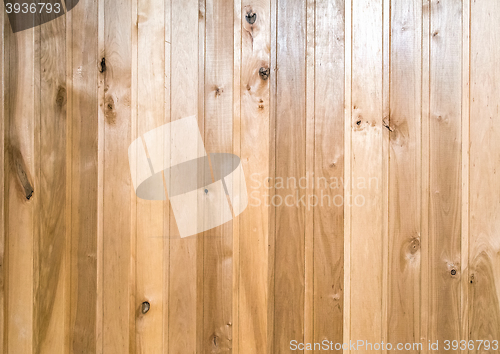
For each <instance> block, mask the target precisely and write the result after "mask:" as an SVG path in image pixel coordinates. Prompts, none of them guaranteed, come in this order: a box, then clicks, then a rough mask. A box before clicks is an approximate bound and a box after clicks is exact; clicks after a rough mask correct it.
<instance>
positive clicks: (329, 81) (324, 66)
mask: <svg viewBox="0 0 500 354" xmlns="http://www.w3.org/2000/svg"><path fill="white" fill-rule="evenodd" d="M344 6H345V4H344V2H343V1H326V2H317V3H316V8H315V17H316V18H315V28H314V32H313V33H314V39H315V46H314V48H315V58H314V66H313V67H314V74H315V76H314V82H315V85H314V86H313V88H312V91H313V94H314V103H315V104H314V131H313V134H314V147H313V156H314V157H313V161H314V171H313V172H314V175H313V176H314V181H315V182H316V183H314V190H313V194H312V195H313V196H314V197H312V198H311V201H312V204H313V205H314V204H316V206H314V207H313V208H312V209H313V213H314V216H313V229H314V231H313V234H314V238H313V262H314V267H312V268H313V269H312V270H313V274H314V276H313V279H314V298H313V304H314V305H313V309H314V310H313V311H314V312H313V313H314V315H313V317H314V321H313V324H314V325H313V331H314V336H313V338H314V342H321V341H322V340H323V339H325V338H327V339H328V340H329V341H331V342H334V343H337V342H339V343H340V342H342V340H343V326H342V321H343V313H344V307H343V300H344V293H343V287H344V284H343V283H344V272H343V269H344V245H343V241H344V205H343V203H342V200H344V201H345V198H346V196H345V195H344V188H343V185H342V184H341V182H340V181H343V177H344V50H345V45H344V43H345V39H344V31H345V28H344V27H345V17H344V16H345V11H344ZM308 50H309V49H308ZM308 102H309V100H308ZM336 182H339V183H338V184H336ZM332 183H333V184H332Z"/></svg>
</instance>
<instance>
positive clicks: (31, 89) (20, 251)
mask: <svg viewBox="0 0 500 354" xmlns="http://www.w3.org/2000/svg"><path fill="white" fill-rule="evenodd" d="M9 31H10V29H9ZM35 31H36V30H35V29H28V30H25V31H22V32H19V33H18V34H16V35H14V34H13V33H12V32H10V33H9V34H8V35H6V37H7V38H8V40H6V42H4V43H5V49H6V56H7V55H8V56H9V73H8V85H9V86H8V87H9V90H8V91H9V97H8V102H6V103H7V105H8V108H7V109H8V118H7V117H6V119H5V121H6V122H7V127H8V130H6V134H7V141H6V146H7V149H8V150H7V151H8V155H7V161H6V166H8V172H7V175H6V179H5V183H6V193H5V198H6V202H5V205H6V208H7V209H8V210H7V212H6V225H5V230H6V243H7V245H6V252H7V257H6V258H7V262H8V265H7V270H6V277H7V289H6V323H5V335H6V343H7V345H6V348H4V350H5V351H6V352H7V353H31V352H33V350H34V348H33V336H34V333H33V299H34V293H33V285H34V270H33V255H34V249H33V248H34V241H35V240H34V224H33V220H34V217H35V212H36V211H35V210H34V209H35V208H34V204H35V203H34V198H38V195H37V194H35V193H38V184H37V183H36V182H37V181H35V178H36V174H35V159H36V152H35V142H34V137H35V131H34V127H35V120H36V117H37V116H38V115H39V114H40V112H39V111H38V112H37V110H36V104H35V96H36V94H35V67H36V64H35V61H36V54H35V53H36V52H37V46H38V44H37V43H36V41H35ZM38 59H39V58H38ZM28 197H29V199H28Z"/></svg>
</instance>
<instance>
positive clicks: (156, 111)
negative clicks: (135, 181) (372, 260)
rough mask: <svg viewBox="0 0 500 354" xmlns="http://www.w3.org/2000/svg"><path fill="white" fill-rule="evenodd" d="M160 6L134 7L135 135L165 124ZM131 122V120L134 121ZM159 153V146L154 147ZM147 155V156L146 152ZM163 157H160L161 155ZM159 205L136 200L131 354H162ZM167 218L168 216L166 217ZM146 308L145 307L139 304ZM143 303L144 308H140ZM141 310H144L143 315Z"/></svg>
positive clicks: (161, 221)
mask: <svg viewBox="0 0 500 354" xmlns="http://www.w3.org/2000/svg"><path fill="white" fill-rule="evenodd" d="M164 12H165V11H164V1H149V0H148V1H138V3H137V31H138V33H137V54H138V58H137V69H136V70H135V72H136V78H135V79H136V80H137V91H136V92H137V115H136V117H137V118H136V122H135V125H136V127H135V129H136V135H135V136H133V137H132V139H136V138H137V137H140V136H144V133H146V132H148V131H150V130H152V129H154V128H156V127H159V126H161V125H163V124H165V123H167V122H166V121H165V114H164V106H165V104H164V96H165V92H164V82H165V61H164V54H165V29H164V28H165V22H164V21H165V16H164ZM134 118H135V117H133V118H132V121H134ZM158 146H159V147H160V148H162V147H164V146H165V142H163V141H162V142H160V143H159V144H158ZM147 153H149V154H151V153H152V151H149V150H148V151H147ZM164 153H165V152H163V151H162V152H161V153H160V155H159V156H162V154H164ZM166 204H167V203H166V202H164V201H149V200H143V199H140V198H137V199H136V216H135V217H136V230H135V232H136V254H135V257H136V260H135V262H136V269H135V271H136V275H135V276H136V289H135V305H134V307H135V309H136V311H135V314H136V349H135V352H136V353H163V352H165V351H166V349H164V347H163V345H164V343H163V333H164V328H163V320H164V319H163V306H164V304H165V301H164V292H163V290H164V288H163V273H164V269H163V265H164V264H165V262H167V263H168V253H167V254H166V255H165V252H164V242H165V241H167V242H168V237H163V231H164V216H165V211H164V206H165V205H166ZM167 215H168V214H167ZM144 303H147V304H144ZM143 304H144V305H143ZM143 306H149V310H148V311H147V312H146V313H144V311H143V308H142V307H143Z"/></svg>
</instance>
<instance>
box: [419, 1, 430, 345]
mask: <svg viewBox="0 0 500 354" xmlns="http://www.w3.org/2000/svg"><path fill="white" fill-rule="evenodd" d="M422 5H423V6H422V102H421V112H422V125H421V139H422V142H421V144H422V157H421V160H422V168H421V179H422V188H421V190H422V207H421V210H422V216H421V222H420V224H421V230H420V239H421V240H422V242H421V243H420V253H421V255H420V274H421V275H420V283H421V296H420V301H421V307H420V323H421V327H420V340H421V341H422V343H423V345H424V347H423V348H422V349H423V353H430V352H431V349H430V348H429V338H430V337H429V330H430V329H429V327H430V324H431V322H432V321H431V319H432V313H431V306H430V302H431V301H432V299H431V291H432V286H430V281H431V271H432V269H431V268H432V262H431V261H430V258H429V257H430V252H429V250H430V242H429V241H430V238H429V226H430V223H429V217H430V214H429V212H428V210H429V201H430V167H431V166H430V104H431V102H430V98H431V97H430V86H431V85H430V79H431V75H430V74H431V70H430V61H431V60H430V58H431V57H430V55H431V48H430V42H431V38H432V36H431V21H430V19H431V1H430V0H423V4H422Z"/></svg>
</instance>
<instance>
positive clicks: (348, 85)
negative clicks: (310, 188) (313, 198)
mask: <svg viewBox="0 0 500 354" xmlns="http://www.w3.org/2000/svg"><path fill="white" fill-rule="evenodd" d="M352 11H353V2H352V0H349V1H347V2H346V6H345V27H344V28H345V36H344V38H345V49H344V57H345V72H344V92H345V96H344V97H345V102H344V197H345V196H346V195H351V194H352V183H351V179H352V123H351V122H352V64H353V60H352V54H353V23H352V21H353V15H352ZM343 204H344V288H343V289H344V298H343V301H344V309H345V310H344V311H343V312H344V313H343V321H342V333H343V336H342V337H343V341H342V343H347V342H348V341H349V339H350V338H351V276H350V275H351V238H352V231H351V222H352V216H351V203H345V202H344V203H343ZM343 352H344V353H345V354H348V353H350V349H349V348H346V349H344V350H343Z"/></svg>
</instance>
